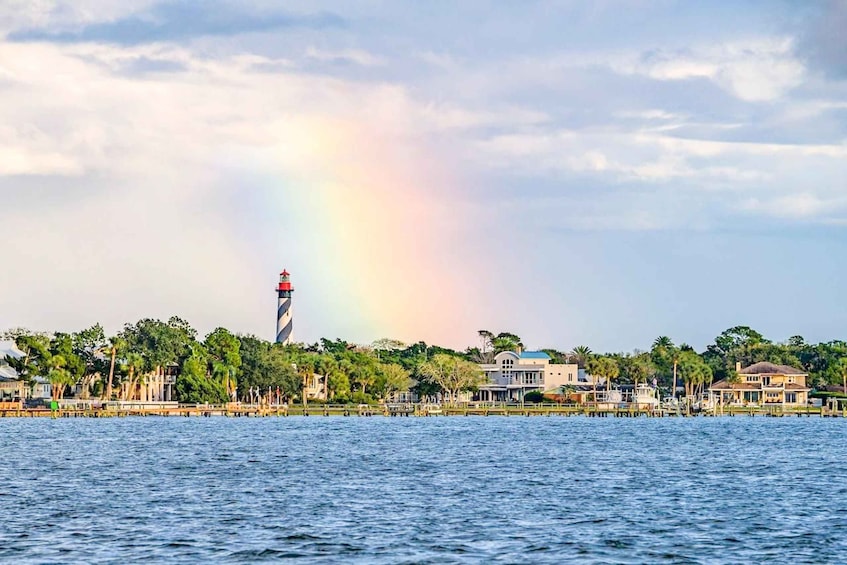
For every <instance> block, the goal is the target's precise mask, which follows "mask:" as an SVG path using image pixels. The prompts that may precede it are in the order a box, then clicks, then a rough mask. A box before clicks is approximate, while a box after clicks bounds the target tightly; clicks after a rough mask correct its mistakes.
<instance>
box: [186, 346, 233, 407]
mask: <svg viewBox="0 0 847 565" xmlns="http://www.w3.org/2000/svg"><path fill="white" fill-rule="evenodd" d="M175 390H176V395H177V400H179V401H180V402H185V403H192V404H204V403H209V404H224V403H226V402H228V400H229V395H228V394H227V391H226V389H225V388H224V386H223V384H221V383H220V382H218V381H216V380H214V379H212V378H210V377H209V376H208V375H207V374H206V360H205V359H203V358H202V357H200V356H196V355H192V356H191V357H189V358H187V359H186V360H185V361H184V362H183V364H182V371H181V372H180V374H179V376H178V377H177V379H176V386H175Z"/></svg>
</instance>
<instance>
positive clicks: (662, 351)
mask: <svg viewBox="0 0 847 565" xmlns="http://www.w3.org/2000/svg"><path fill="white" fill-rule="evenodd" d="M680 351H681V349H680V348H678V347H676V346H675V345H674V343H673V341H671V338H669V337H668V336H659V337H657V338H656V339H655V340H654V341H653V347H652V348H651V350H650V357H651V358H652V360H653V363H654V364H655V366H656V368H657V369H658V372H659V376H660V381H661V380H665V381H667V377H670V387H671V396H672V397H674V398H676V376H677V368H678V367H679V354H680ZM662 376H664V377H665V379H661V377H662Z"/></svg>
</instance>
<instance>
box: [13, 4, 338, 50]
mask: <svg viewBox="0 0 847 565" xmlns="http://www.w3.org/2000/svg"><path fill="white" fill-rule="evenodd" d="M344 24H345V21H344V20H343V19H342V18H341V17H340V16H338V15H337V14H334V13H331V12H319V13H314V14H292V13H283V12H279V11H273V12H258V11H248V10H244V9H243V8H239V7H238V6H237V5H236V4H234V3H229V2H223V1H215V2H203V3H198V2H191V1H187V0H177V1H172V2H165V3H162V4H157V5H156V6H154V7H153V8H152V9H151V10H150V11H149V12H146V13H142V14H138V15H134V16H131V17H127V18H123V19H118V20H115V21H111V22H98V23H93V24H89V25H86V26H84V27H82V28H80V29H76V30H65V31H57V30H53V29H45V28H31V29H25V30H20V31H15V32H12V33H10V34H9V35H8V39H9V40H12V41H19V42H25V41H51V42H56V43H79V42H101V43H114V44H119V45H138V44H143V43H151V42H156V41H180V40H185V39H190V38H192V37H202V36H230V35H237V34H242V33H251V32H265V31H272V30H276V29H285V28H307V29H324V28H332V27H342V26H344Z"/></svg>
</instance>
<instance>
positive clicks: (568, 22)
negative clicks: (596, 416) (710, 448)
mask: <svg viewBox="0 0 847 565" xmlns="http://www.w3.org/2000/svg"><path fill="white" fill-rule="evenodd" d="M844 29H847V0H820V1H813V2H800V1H789V0H767V1H764V0H763V1H754V0H732V1H728V0H727V1H720V0H715V1H710V2H690V1H688V0H680V1H673V0H654V1H641V0H616V1H613V0H596V1H594V2H584V1H576V0H574V1H568V0H562V1H533V0H523V1H516V0H502V1H497V2H494V1H491V2H489V1H482V0H467V1H464V2H461V3H456V2H445V1H442V0H432V1H428V2H417V1H402V0H397V1H393V0H392V1H388V0H386V1H378V0H362V1H360V2H355V3H354V2H344V1H328V0H310V1H308V2H298V1H291V2H285V3H281V2H276V1H271V0H238V1H234V0H233V1H227V0H209V1H206V2H202V3H201V2H193V1H188V0H175V1H160V0H135V1H132V0H73V1H68V0H6V1H4V2H3V3H1V4H0V230H2V231H0V233H2V236H0V237H2V239H0V241H2V246H0V253H2V257H3V268H2V271H0V328H11V327H28V328H30V329H35V330H59V331H72V330H77V329H81V328H83V327H87V326H89V325H91V324H93V323H95V322H100V323H102V324H103V325H104V326H105V327H106V329H107V330H108V331H117V330H119V329H120V328H121V327H122V325H123V324H124V323H126V322H132V321H136V320H138V319H140V318H143V317H158V318H163V319H164V318H168V317H170V316H171V315H179V316H181V317H183V318H185V319H187V320H188V321H189V322H191V323H192V324H193V325H194V326H195V327H196V328H197V329H198V330H199V332H200V334H201V335H204V334H205V333H208V332H209V331H211V330H212V329H214V328H215V327H218V326H223V327H227V328H229V329H231V330H232V331H235V332H239V333H250V334H256V335H258V336H260V337H263V338H265V339H272V338H273V336H274V331H275V315H276V295H275V292H274V288H275V284H276V281H277V278H278V273H279V272H280V271H281V270H282V269H283V268H286V269H287V270H288V271H290V272H291V274H292V282H293V283H294V287H295V292H294V300H293V308H294V310H293V311H294V324H295V339H297V340H299V341H304V342H313V341H316V340H317V339H319V338H320V337H329V338H335V337H341V338H343V339H346V340H349V341H352V342H357V343H368V342H371V341H373V340H376V339H379V338H384V337H390V338H396V339H400V340H402V341H406V342H414V341H418V340H425V341H427V342H428V343H437V344H442V345H446V346H451V347H456V348H464V347H466V346H468V345H475V344H476V343H477V342H478V338H477V331H478V330H480V329H488V330H491V331H494V332H495V333H496V332H501V331H510V332H514V333H517V334H518V335H520V336H521V337H522V338H523V341H524V342H525V344H526V345H527V346H528V347H530V348H538V347H553V348H557V349H561V350H568V349H571V348H573V347H574V346H577V345H588V346H589V347H591V348H592V349H594V350H595V351H629V350H632V349H635V348H641V349H646V348H648V347H649V345H650V343H651V342H652V340H653V339H654V338H655V337H656V336H659V335H669V336H671V337H672V338H673V339H674V340H675V341H677V342H678V343H679V342H686V343H689V344H691V345H693V346H695V347H697V348H703V347H705V345H706V344H707V343H709V342H711V341H712V340H713V338H714V337H715V336H716V335H717V334H718V333H720V332H721V331H722V330H724V329H726V328H728V327H731V326H735V325H749V326H752V327H754V328H755V329H757V330H759V331H761V332H762V333H764V334H765V335H766V336H767V337H769V338H771V339H774V340H784V339H787V338H788V337H790V336H792V335H796V334H800V335H803V336H805V337H806V339H807V340H810V341H826V340H830V339H845V338H847V300H845V296H847V261H845V257H847V237H846V236H847V34H844V33H843V30H844Z"/></svg>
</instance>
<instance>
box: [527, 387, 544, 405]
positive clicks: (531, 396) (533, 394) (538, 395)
mask: <svg viewBox="0 0 847 565" xmlns="http://www.w3.org/2000/svg"><path fill="white" fill-rule="evenodd" d="M523 400H524V402H532V403H537V402H544V393H543V392H539V391H537V390H531V391H529V392H527V393H526V394H525V395H524V396H523Z"/></svg>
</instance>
